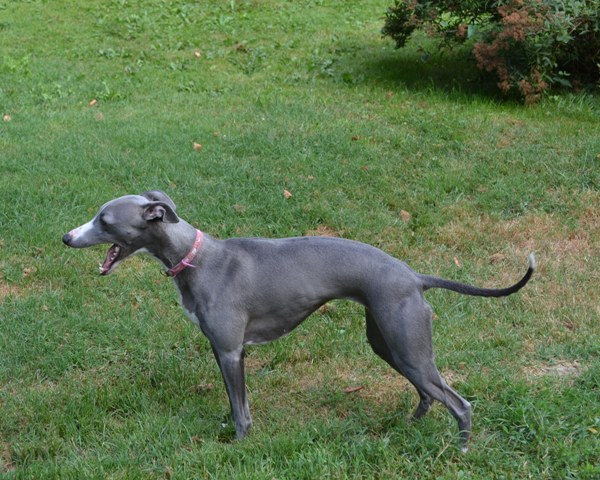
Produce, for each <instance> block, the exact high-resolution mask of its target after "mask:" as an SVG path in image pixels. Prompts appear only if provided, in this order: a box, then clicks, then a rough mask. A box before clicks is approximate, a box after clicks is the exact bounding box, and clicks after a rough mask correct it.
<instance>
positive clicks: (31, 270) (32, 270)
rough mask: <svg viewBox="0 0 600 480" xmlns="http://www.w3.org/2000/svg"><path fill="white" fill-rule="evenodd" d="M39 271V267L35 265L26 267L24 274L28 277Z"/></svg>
mask: <svg viewBox="0 0 600 480" xmlns="http://www.w3.org/2000/svg"><path fill="white" fill-rule="evenodd" d="M35 272H37V268H35V267H25V268H24V269H23V276H24V277H28V276H29V275H31V274H32V273H35Z"/></svg>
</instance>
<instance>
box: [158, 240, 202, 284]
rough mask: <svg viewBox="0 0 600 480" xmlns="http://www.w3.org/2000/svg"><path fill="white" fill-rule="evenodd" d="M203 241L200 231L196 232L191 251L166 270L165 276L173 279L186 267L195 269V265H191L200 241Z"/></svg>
mask: <svg viewBox="0 0 600 480" xmlns="http://www.w3.org/2000/svg"><path fill="white" fill-rule="evenodd" d="M203 239H204V234H203V233H202V232H201V231H200V230H196V240H195V241H194V245H193V246H192V249H191V250H190V251H189V252H188V254H187V255H186V256H185V257H183V259H182V260H181V262H179V263H178V264H177V265H175V266H174V267H173V268H169V270H167V272H166V273H167V275H168V276H169V277H174V276H175V275H177V274H178V273H179V272H181V271H182V270H185V269H186V268H187V267H191V268H196V267H195V265H192V262H193V261H194V258H196V255H197V254H198V250H200V246H201V245H202V240H203Z"/></svg>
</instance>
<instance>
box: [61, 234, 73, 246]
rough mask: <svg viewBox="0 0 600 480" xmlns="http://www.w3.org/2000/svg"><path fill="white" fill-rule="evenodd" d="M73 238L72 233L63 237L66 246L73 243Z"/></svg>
mask: <svg viewBox="0 0 600 480" xmlns="http://www.w3.org/2000/svg"><path fill="white" fill-rule="evenodd" d="M71 238H73V237H72V236H71V234H70V233H65V234H64V235H63V237H62V241H63V243H64V244H65V245H69V243H70V242H71Z"/></svg>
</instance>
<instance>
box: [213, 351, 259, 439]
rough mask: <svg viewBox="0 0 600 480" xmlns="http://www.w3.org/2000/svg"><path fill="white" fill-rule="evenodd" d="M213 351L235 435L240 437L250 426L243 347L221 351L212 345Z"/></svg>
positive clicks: (244, 434) (250, 418)
mask: <svg viewBox="0 0 600 480" xmlns="http://www.w3.org/2000/svg"><path fill="white" fill-rule="evenodd" d="M213 352H214V354H215V357H216V359H217V363H218V364H219V368H220V369H221V374H222V375H223V380H224V381H225V388H226V389H227V395H228V396H229V403H230V405H231V415H232V416H233V421H234V422H235V436H236V438H237V439H242V438H244V437H245V436H246V432H247V431H248V429H249V428H250V427H251V426H252V417H251V416H250V407H249V406H248V399H247V396H246V375H245V372H244V348H243V347H241V346H240V348H239V349H236V350H233V351H223V350H220V349H219V348H217V347H216V346H214V345H213Z"/></svg>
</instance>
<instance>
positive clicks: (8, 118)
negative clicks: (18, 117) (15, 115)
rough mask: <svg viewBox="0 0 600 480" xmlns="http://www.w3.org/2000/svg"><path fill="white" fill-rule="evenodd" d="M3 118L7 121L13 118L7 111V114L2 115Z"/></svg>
mask: <svg viewBox="0 0 600 480" xmlns="http://www.w3.org/2000/svg"><path fill="white" fill-rule="evenodd" d="M2 120H4V121H5V122H10V121H11V120H12V117H11V116H10V115H9V114H8V113H7V114H6V115H3V116H2Z"/></svg>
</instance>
